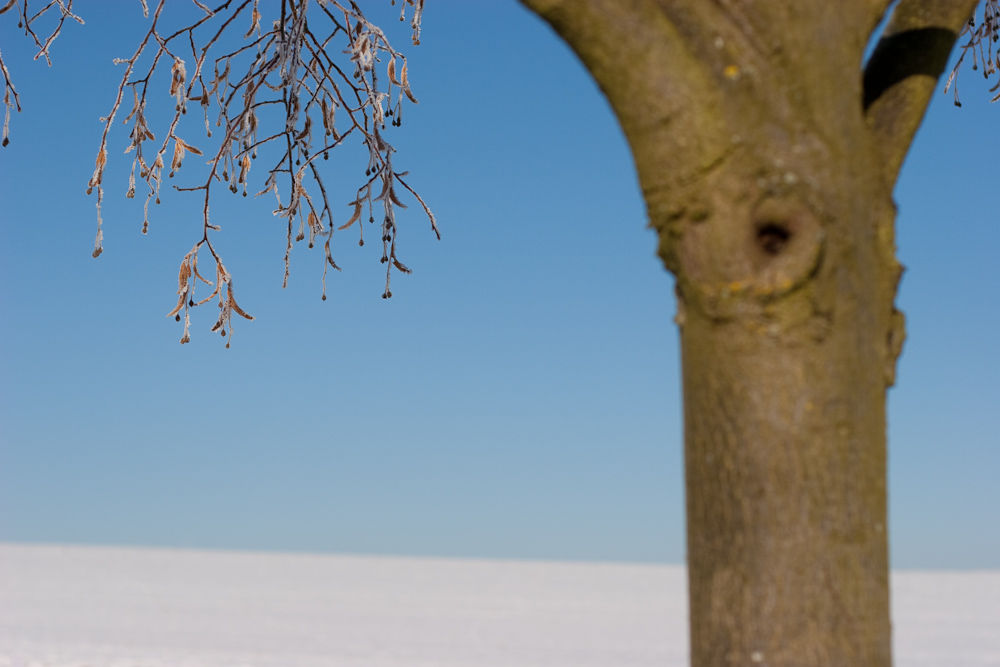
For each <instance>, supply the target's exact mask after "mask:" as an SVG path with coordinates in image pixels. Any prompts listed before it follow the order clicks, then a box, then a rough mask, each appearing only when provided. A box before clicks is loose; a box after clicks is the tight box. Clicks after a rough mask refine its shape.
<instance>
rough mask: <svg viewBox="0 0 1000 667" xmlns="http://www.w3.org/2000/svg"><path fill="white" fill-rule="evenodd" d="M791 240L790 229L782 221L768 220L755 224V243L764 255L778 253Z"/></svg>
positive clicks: (773, 255)
mask: <svg viewBox="0 0 1000 667" xmlns="http://www.w3.org/2000/svg"><path fill="white" fill-rule="evenodd" d="M791 240H792V230H791V229H789V228H788V226H787V225H785V224H783V223H780V222H774V221H771V220H768V221H764V222H762V223H760V224H758V225H757V245H758V246H759V247H760V249H761V250H763V251H764V254H766V255H770V256H772V257H775V256H777V255H780V254H781V253H782V251H784V249H785V248H786V247H787V246H788V243H789V241H791Z"/></svg>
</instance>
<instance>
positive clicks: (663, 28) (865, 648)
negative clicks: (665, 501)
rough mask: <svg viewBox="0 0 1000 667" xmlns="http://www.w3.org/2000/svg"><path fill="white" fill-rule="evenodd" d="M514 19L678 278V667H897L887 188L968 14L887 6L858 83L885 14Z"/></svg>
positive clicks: (617, 13)
mask: <svg viewBox="0 0 1000 667" xmlns="http://www.w3.org/2000/svg"><path fill="white" fill-rule="evenodd" d="M525 3H526V4H527V5H528V6H529V7H531V8H532V9H534V10H535V11H536V12H538V13H539V14H540V15H541V16H542V17H543V18H545V20H546V21H548V22H549V23H550V24H551V25H552V26H553V28H554V29H555V30H556V32H558V33H559V35H560V36H562V37H563V39H565V40H566V41H567V42H568V43H569V44H570V46H571V47H572V48H573V49H574V50H575V51H576V53H577V54H578V55H579V57H580V58H581V60H582V61H583V62H584V63H585V65H586V67H587V68H588V69H589V70H590V72H591V73H592V74H593V75H594V78H595V79H596V80H597V82H598V84H599V85H600V86H601V89H602V90H603V91H604V93H605V94H606V95H607V98H608V100H609V102H610V103H611V105H612V107H613V108H614V110H615V112H616V114H617V116H618V118H619V120H620V122H621V125H622V127H623V129H624V131H625V134H626V136H627V137H628V141H629V143H630V145H631V146H632V150H633V155H634V158H635V162H636V167H637V169H638V173H639V177H640V181H641V183H642V189H643V194H644V196H645V199H646V205H647V209H648V212H649V218H650V223H651V225H652V226H653V227H655V228H656V230H657V231H658V232H659V235H660V246H659V254H660V257H661V258H662V259H663V262H664V264H665V265H666V266H667V268H668V269H669V270H670V271H672V272H673V273H674V275H675V276H676V278H677V298H678V313H677V323H678V325H679V327H680V329H681V349H682V356H683V362H682V363H683V385H684V421H685V468H686V484H687V517H688V524H687V525H688V568H689V577H690V608H691V652H692V663H693V664H694V665H699V666H700V665H737V664H747V665H749V664H768V665H888V664H890V663H891V656H890V651H891V647H890V624H889V589H888V554H887V538H886V529H885V526H886V487H885V479H886V459H885V451H886V442H885V433H886V422H885V419H886V418H885V394H886V390H887V388H888V387H889V386H891V385H892V383H893V381H894V377H895V365H896V359H897V357H898V356H899V353H900V351H901V349H902V345H903V339H904V336H905V333H904V321H903V316H902V314H901V313H900V312H898V311H897V310H896V309H895V307H894V305H893V301H894V298H895V294H896V288H897V285H898V282H899V278H900V275H901V271H902V268H901V266H900V264H899V262H898V261H897V260H896V258H895V247H894V241H893V238H894V228H893V225H894V215H895V206H894V204H893V201H892V190H893V186H894V184H895V181H896V177H897V174H898V172H899V168H900V166H901V164H902V161H903V158H904V156H905V154H906V151H907V149H908V147H909V145H910V142H911V140H912V139H913V136H914V133H915V132H916V130H917V127H918V126H919V124H920V121H921V119H922V117H923V114H924V111H925V109H926V106H927V104H928V101H929V99H930V95H931V93H932V91H933V90H934V89H935V87H936V85H937V79H938V77H939V76H940V74H941V73H942V71H943V70H944V68H945V65H946V63H947V59H948V55H949V53H950V51H951V48H952V46H953V45H954V43H955V41H956V39H957V38H958V36H959V33H960V32H961V31H962V29H963V26H966V25H967V24H968V21H969V18H970V16H971V14H972V12H973V10H974V9H975V5H976V3H975V1H974V0H953V1H943V2H929V1H926V0H902V1H901V2H899V3H898V5H896V7H895V8H894V10H893V13H892V16H891V18H890V20H889V22H888V24H887V25H886V27H885V28H884V30H883V32H882V34H881V39H880V41H879V43H878V46H877V48H876V49H875V52H874V53H873V54H872V56H871V58H870V59H869V60H868V62H867V64H866V65H865V66H864V68H862V64H863V62H864V60H863V59H864V55H865V54H864V52H865V45H866V43H867V42H868V40H869V37H870V36H871V35H872V32H873V30H874V29H875V27H876V26H877V25H878V24H879V22H880V21H881V19H882V18H883V14H884V12H885V11H886V10H887V8H888V6H889V4H890V3H889V2H885V1H879V0H875V1H870V0H858V1H850V2H839V3H785V2H757V3H754V4H753V5H752V6H751V5H750V4H749V3H734V2H719V3H705V2H665V1H661V2H653V1H643V0H635V1H628V2H619V1H612V0H592V1H588V2H571V1H566V0H525ZM996 10H997V6H996V3H993V2H990V3H987V6H986V18H985V20H984V22H983V24H982V25H981V26H980V29H979V31H977V32H976V33H975V34H973V40H972V41H975V37H976V35H977V34H978V36H979V37H980V38H981V39H980V41H979V42H977V43H978V44H979V47H978V48H979V49H980V56H981V57H982V60H983V66H984V69H986V70H987V71H989V72H992V71H993V69H994V66H995V65H994V60H993V55H992V40H993V39H994V36H993V35H994V33H993V30H994V27H993V26H994V21H995V17H996ZM984 37H985V38H984ZM984 42H985V43H986V44H988V45H989V48H990V54H989V56H986V55H985V53H983V52H982V50H981V49H982V44H983V43H984ZM968 49H969V50H972V51H973V53H975V47H968ZM956 102H957V97H956Z"/></svg>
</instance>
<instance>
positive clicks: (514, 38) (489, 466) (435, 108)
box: [0, 0, 1000, 568]
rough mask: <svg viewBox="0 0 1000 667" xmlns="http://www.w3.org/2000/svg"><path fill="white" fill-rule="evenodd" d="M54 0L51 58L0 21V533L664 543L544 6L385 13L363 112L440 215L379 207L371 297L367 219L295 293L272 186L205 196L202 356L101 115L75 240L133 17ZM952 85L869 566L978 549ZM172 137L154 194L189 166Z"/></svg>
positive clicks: (640, 390)
mask: <svg viewBox="0 0 1000 667" xmlns="http://www.w3.org/2000/svg"><path fill="white" fill-rule="evenodd" d="M383 5H386V7H385V10H386V12H385V16H386V17H392V16H394V13H395V11H396V10H395V9H394V8H391V7H388V2H384V3H383V2H367V3H365V6H366V7H367V6H373V7H377V8H379V9H377V10H376V11H375V12H374V13H375V14H378V13H379V12H381V11H382V10H381V8H382V6H383ZM75 7H76V8H77V10H78V11H79V13H80V14H81V15H82V16H83V17H84V18H85V19H86V21H87V25H86V26H83V27H81V26H78V25H75V24H67V26H66V28H65V29H64V34H63V35H62V37H60V38H59V40H58V41H57V42H56V44H55V46H54V47H53V49H52V55H53V59H54V65H53V67H51V68H46V67H45V65H44V63H41V62H32V61H31V57H32V56H33V55H34V51H33V49H32V48H31V43H30V42H29V41H28V40H27V39H25V38H24V37H22V36H19V34H18V31H17V29H16V25H15V23H16V21H15V20H11V15H10V14H8V15H5V16H3V17H0V49H2V53H3V56H4V59H5V61H6V62H7V64H8V66H9V67H10V68H11V73H12V76H13V77H14V80H15V83H16V84H17V86H18V89H19V91H20V93H21V96H22V104H23V105H24V107H25V111H24V112H23V113H21V114H15V115H14V117H13V118H12V119H11V144H10V145H9V146H8V147H7V148H5V149H3V150H0V285H2V286H0V540H6V541H27V542H66V543H95V544H123V545H149V546H170V547H198V548H226V549H230V548H234V549H264V550H297V551H300V550H305V551H325V552H341V553H369V554H400V555H403V554H405V555H433V556H460V557H465V556H471V557H489V558H544V559H549V558H554V559H573V560H602V561H641V562H667V563H680V562H682V561H683V559H684V549H685V547H684V517H683V478H682V449H681V433H682V424H681V412H680V391H679V386H680V376H679V352H678V346H677V333H676V330H675V328H674V325H673V323H672V321H671V318H672V316H673V312H674V298H673V287H672V280H671V278H670V276H669V275H668V274H667V273H666V271H665V270H664V269H663V268H662V265H661V264H660V262H659V260H658V259H657V258H656V257H655V254H654V249H655V236H654V234H653V233H652V232H651V231H649V230H648V229H646V227H645V224H646V217H645V211H644V207H643V203H642V200H641V197H640V193H639V189H638V186H637V181H636V176H635V172H634V168H633V166H632V162H631V158H630V155H629V152H628V148H627V146H626V144H625V141H624V139H623V137H622V134H621V131H620V130H619V128H618V126H617V124H616V122H615V119H614V117H613V116H612V114H611V112H610V110H609V108H608V106H607V104H606V102H605V100H604V99H603V97H602V96H601V94H600V93H599V91H598V89H597V88H596V86H595V85H594V83H593V82H592V81H591V79H590V78H589V77H588V75H587V74H586V72H585V71H584V70H583V68H582V67H581V65H580V64H579V63H578V62H577V60H576V59H575V57H574V56H573V55H572V53H571V52H570V51H569V50H568V49H567V48H566V47H565V46H564V45H563V44H562V43H561V42H560V41H559V40H558V39H557V38H556V37H555V35H554V34H553V33H552V32H551V31H550V30H549V28H548V27H547V26H546V25H544V24H543V23H541V22H540V21H539V20H537V19H536V18H535V17H533V16H532V15H530V14H529V13H528V12H527V11H526V10H524V9H522V8H521V7H520V6H519V5H517V4H516V3H515V2H512V1H503V2H501V1H496V2H468V1H463V2H460V1H458V0H434V1H432V2H429V3H428V7H427V10H426V12H425V19H424V31H423V40H422V44H421V46H419V47H413V46H411V45H409V39H408V37H409V35H408V32H407V31H406V29H405V25H400V24H398V23H396V22H395V21H394V20H386V23H389V24H392V25H387V26H386V27H387V29H388V30H390V32H389V35H390V38H391V39H393V41H394V42H395V43H396V45H397V48H403V50H404V51H405V53H407V55H408V56H409V58H410V79H411V82H412V84H413V90H414V92H415V94H416V95H417V97H418V98H419V99H420V105H419V106H417V107H412V106H411V107H410V108H409V109H407V113H406V116H405V122H404V125H403V127H402V128H400V129H398V130H397V129H395V128H393V130H392V132H390V133H389V140H390V141H391V142H393V144H394V145H395V146H396V148H397V149H398V151H399V152H398V153H397V156H396V158H395V162H394V164H395V166H396V167H397V168H402V169H408V170H410V172H411V176H410V179H409V180H410V183H411V184H413V185H414V186H416V187H417V188H418V190H419V191H420V192H421V193H422V195H423V196H424V198H425V199H426V201H427V202H428V203H429V205H430V206H431V208H432V209H433V210H434V212H435V214H436V215H437V218H438V221H439V224H440V227H441V230H442V235H443V239H442V240H441V241H440V242H439V241H436V240H435V239H434V237H433V234H432V233H431V231H430V229H429V225H428V224H427V220H426V218H424V217H423V216H422V214H421V213H420V212H419V211H418V210H415V209H413V208H412V207H411V209H409V210H408V211H403V212H402V217H401V225H402V231H401V235H400V243H401V250H400V257H401V259H402V260H403V261H404V262H405V263H407V264H408V265H409V266H410V267H411V268H412V269H413V270H414V272H413V274H412V275H410V276H402V277H396V278H395V279H394V282H393V293H394V296H393V298H392V299H391V300H383V299H382V298H380V296H381V294H382V289H383V280H384V277H383V266H382V265H381V264H379V262H378V259H379V257H380V256H381V250H380V247H379V244H377V243H369V244H366V245H365V247H364V248H359V247H358V245H357V237H356V236H355V233H354V232H353V230H352V231H350V232H341V233H338V234H336V235H335V236H334V256H335V258H336V259H337V262H338V264H340V266H342V267H343V269H344V271H343V273H340V274H334V275H332V276H330V279H329V289H328V294H329V298H328V300H327V301H326V302H321V301H320V291H321V287H320V275H321V272H322V259H323V257H322V253H321V252H320V251H318V250H311V251H310V250H307V249H306V248H305V245H304V244H299V245H298V246H296V248H295V249H294V251H293V253H292V274H291V281H290V284H289V286H288V288H287V289H285V290H282V289H281V281H282V274H283V265H282V258H283V252H284V230H283V229H282V223H281V222H279V221H278V220H277V219H275V218H273V217H272V215H271V210H272V209H273V200H268V201H254V200H253V198H252V197H251V198H248V199H243V198H242V197H228V196H227V197H225V198H223V197H219V198H218V199H217V200H216V201H214V202H213V207H212V213H213V218H212V219H213V221H214V222H215V223H216V224H221V226H222V228H223V229H222V232H221V233H219V234H217V235H216V243H217V247H218V248H219V249H220V251H221V252H222V253H223V257H224V258H225V260H226V265H227V267H228V268H229V270H230V272H231V273H232V274H233V275H234V278H235V281H236V287H237V296H238V298H239V300H240V303H241V305H242V306H243V307H244V308H245V309H247V310H248V311H249V312H251V313H252V314H253V315H255V316H256V317H257V320H256V321H255V322H252V323H250V322H240V323H238V327H237V331H236V335H235V337H234V338H233V344H232V348H231V349H229V350H226V349H224V348H223V345H224V342H225V341H224V340H222V339H221V338H219V337H218V336H217V335H213V334H210V333H209V329H210V327H211V325H212V323H213V321H214V317H213V315H212V313H211V312H210V310H209V309H210V306H206V307H203V308H201V309H196V310H195V311H194V324H193V327H192V335H193V341H192V342H191V344H189V345H185V346H181V345H179V344H178V339H179V338H180V336H181V327H180V325H178V324H176V323H175V322H174V321H173V319H172V318H171V319H167V318H166V317H164V316H165V314H166V313H167V312H169V311H170V309H171V308H173V306H174V303H175V302H176V295H175V290H176V284H177V283H176V276H177V267H178V265H179V264H180V261H181V258H182V257H183V256H184V254H185V253H186V252H187V251H188V250H189V249H190V247H191V246H192V245H193V243H194V242H195V241H196V240H197V238H198V237H199V236H200V227H201V220H200V217H199V206H200V204H199V202H198V196H195V195H190V194H184V193H175V192H165V196H164V197H163V204H162V205H160V206H158V207H154V208H153V211H152V214H151V228H150V232H149V234H148V235H147V236H145V237H144V236H143V235H142V234H141V233H140V227H141V220H142V210H141V207H142V203H141V200H140V199H139V198H137V199H135V200H127V199H125V197H124V193H125V190H126V185H127V169H128V165H129V162H128V161H127V159H125V156H122V155H121V151H122V150H124V148H125V146H126V142H127V139H126V132H125V130H124V128H123V126H121V125H120V124H117V125H116V128H115V133H114V134H113V135H112V137H111V140H110V142H111V143H110V151H109V153H110V165H111V166H110V167H109V169H108V171H107V173H106V177H105V183H106V185H107V190H106V197H105V214H104V215H105V221H106V223H105V225H106V226H105V252H104V254H103V255H102V256H101V257H100V258H99V259H97V260H94V259H92V258H91V256H90V252H91V249H92V244H93V236H94V232H95V229H96V216H95V210H94V198H93V197H87V196H86V195H85V192H84V191H85V189H86V183H87V181H88V179H89V178H90V175H91V172H92V171H93V165H94V156H95V153H96V150H97V147H98V144H99V141H100V132H101V124H100V123H99V121H98V120H97V119H98V118H99V117H100V116H103V115H105V114H106V113H107V112H108V110H109V109H110V105H111V103H112V100H113V97H114V94H115V90H116V87H117V81H118V77H119V76H120V67H116V66H114V65H113V64H112V62H111V61H112V59H113V58H115V57H127V56H129V55H131V53H132V51H133V50H134V48H135V44H136V43H137V40H138V39H140V38H141V35H142V34H143V32H144V30H145V28H144V25H145V20H144V19H143V17H142V13H141V9H140V6H139V3H138V2H132V1H128V2H126V1H125V0H115V1H110V0H108V1H103V2H97V1H95V0H89V1H83V0H81V1H79V2H77V3H76V4H75ZM168 9H169V8H168ZM390 10H391V11H390ZM961 86H962V99H963V103H964V106H963V107H962V108H961V109H956V108H955V107H954V106H953V105H952V103H951V99H950V96H945V95H939V96H937V97H936V98H935V100H934V103H933V105H932V107H931V110H930V113H929V116H928V118H927V121H926V122H925V125H924V127H923V129H922V130H921V132H920V134H919V136H918V138H917V141H916V143H915V147H914V149H913V151H912V152H911V154H910V156H909V158H908V161H907V163H906V165H905V167H904V171H903V175H902V178H901V180H900V183H899V186H898V188H897V192H896V198H897V202H898V205H899V220H898V241H899V247H900V256H901V258H902V261H903V262H904V263H905V264H906V265H907V267H908V270H907V272H906V274H905V277H904V279H903V283H902V291H901V294H900V297H899V303H900V305H901V307H902V309H903V310H904V311H905V312H906V313H907V316H908V328H909V338H908V340H907V343H906V347H905V350H904V353H903V356H902V358H901V362H900V369H899V374H898V384H897V387H896V388H894V389H892V390H891V392H890V394H889V397H890V398H889V403H890V413H889V415H890V417H889V420H890V425H889V432H890V447H889V460H890V479H889V494H890V541H891V558H892V563H893V566H894V567H902V568H987V567H988V568H1000V435H998V429H1000V409H998V407H997V406H998V403H1000V379H998V376H1000V352H998V348H1000V346H998V337H1000V297H998V272H997V266H998V258H1000V224H998V217H1000V208H998V205H997V201H996V193H997V186H996V182H997V170H996V165H997V156H998V155H1000V135H998V133H997V131H996V128H997V127H998V124H1000V107H997V106H995V105H990V104H989V97H990V95H989V94H988V93H987V90H986V88H987V86H985V85H983V79H982V77H981V76H980V73H979V72H973V71H971V70H966V71H965V72H964V73H963V76H962V79H961ZM159 87H160V88H161V89H162V90H161V91H158V92H157V94H158V95H159V97H158V98H155V97H154V99H158V100H159V103H161V104H162V105H163V107H164V108H169V106H170V104H171V102H170V98H169V95H168V91H167V88H168V83H167V82H166V80H161V81H160V83H159ZM122 117H123V116H122ZM183 122H184V123H185V125H182V130H183V129H184V128H186V130H185V132H186V135H189V136H191V137H192V143H194V144H195V145H196V146H198V145H199V142H198V141H195V140H194V139H193V138H194V137H199V141H200V142H201V144H203V146H202V147H206V146H209V145H211V142H210V141H209V140H206V139H204V135H203V128H202V130H201V132H199V127H200V126H201V123H202V120H201V119H200V117H199V116H198V114H196V113H195V114H188V116H187V117H185V119H184V121H183ZM157 129H158V128H157V127H156V126H155V125H154V127H153V131H154V133H156V132H157ZM159 130H160V131H161V132H162V131H163V130H162V128H159ZM182 136H185V135H183V134H182ZM342 152H343V155H337V153H336V152H335V153H334V154H332V155H331V159H330V162H329V163H326V164H327V165H329V168H330V170H331V172H330V173H331V183H334V182H335V184H334V185H333V193H332V197H333V199H334V200H342V202H343V204H344V206H343V209H342V210H340V211H336V210H335V213H336V214H339V215H341V216H342V217H343V218H344V219H346V217H347V214H348V213H349V212H350V209H349V208H348V207H347V206H346V204H347V202H349V201H351V199H353V193H354V191H355V189H356V188H357V187H358V185H360V179H361V178H362V176H363V170H364V164H363V161H361V160H359V159H358V151H357V150H356V149H348V150H345V151H342ZM195 159H196V158H193V157H192V156H189V157H188V162H186V163H185V167H184V169H182V170H181V172H180V173H179V174H178V176H177V178H175V179H174V180H173V181H169V182H165V186H166V185H173V184H175V183H176V184H178V185H181V186H183V185H192V184H195V182H196V180H197V179H199V178H202V176H201V172H199V171H198V170H197V167H198V165H197V164H196V163H195V162H194V160H195ZM256 176H257V179H258V180H256V181H252V182H251V188H253V186H255V185H259V184H260V174H259V173H257V174H256ZM165 189H166V187H165ZM257 189H259V187H258V188H257ZM220 194H226V195H228V193H225V192H220ZM369 238H373V236H372V237H369ZM206 295H207V293H206Z"/></svg>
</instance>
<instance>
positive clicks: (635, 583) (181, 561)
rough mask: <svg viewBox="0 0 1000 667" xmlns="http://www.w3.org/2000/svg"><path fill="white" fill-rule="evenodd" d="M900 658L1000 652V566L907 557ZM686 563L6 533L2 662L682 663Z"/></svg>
mask: <svg viewBox="0 0 1000 667" xmlns="http://www.w3.org/2000/svg"><path fill="white" fill-rule="evenodd" d="M892 584H893V612H894V627H895V651H896V665H897V666H898V667H924V666H927V667H930V666H932V665H934V666H938V665H940V666H952V665H955V666H967V667H986V666H987V665H991V666H998V667H1000V571H979V572H895V573H893V578H892ZM687 653H688V643H687V614H686V577H685V571H684V568H682V567H677V566H673V567H671V566H661V565H626V564H593V563H556V562H525V561H487V560H446V559H422V558H381V557H361V556H332V555H306V554H271V553H246V552H211V551H181V550H168V549H132V548H104V547H82V546H43V545H22V544H0V667H299V666H301V667H312V666H314V665H315V666H319V665H323V666H331V667H401V666H403V665H406V666H407V667H430V666H435V667H437V666H440V667H451V666H455V667H458V666H462V667H501V666H504V667H506V666H510V667H515V666H516V667H536V666H537V667H564V666H565V667H569V666H570V665H572V666H573V667H581V666H582V667H587V666H595V667H596V666H606V667H640V666H646V665H650V666H652V665H656V666H658V667H673V666H675V665H676V666H678V667H680V666H682V665H686V664H687Z"/></svg>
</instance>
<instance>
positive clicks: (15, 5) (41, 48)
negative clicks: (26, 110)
mask: <svg viewBox="0 0 1000 667" xmlns="http://www.w3.org/2000/svg"><path fill="white" fill-rule="evenodd" d="M0 2H2V0H0ZM56 8H57V9H58V10H59V14H58V15H59V18H58V19H57V20H56V24H55V27H53V28H51V30H50V31H49V34H48V36H47V37H45V38H44V39H43V38H42V37H40V36H39V34H38V32H36V26H35V24H36V23H37V22H38V21H39V20H40V19H42V18H43V17H46V16H47V15H48V11H49V10H50V9H56ZM12 9H16V10H17V15H18V21H17V27H18V28H20V29H22V30H24V34H25V35H26V36H27V37H30V38H31V39H32V40H34V42H35V45H36V46H37V47H38V53H36V54H35V60H38V59H39V58H45V62H46V63H47V64H48V65H50V66H51V65H52V61H51V60H50V59H49V47H51V46H52V42H54V41H56V38H57V37H59V34H60V33H61V32H62V27H63V23H64V22H65V21H66V19H73V20H74V21H76V22H77V23H79V24H80V25H83V19H81V18H80V17H79V16H77V15H76V14H74V13H73V0H51V2H49V3H48V4H47V5H45V6H44V7H42V8H41V9H40V10H38V11H37V12H35V13H34V14H32V15H31V16H29V15H28V0H8V2H7V3H6V4H4V5H3V6H2V7H0V16H2V15H3V14H6V13H7V12H8V11H10V10H12ZM42 34H43V35H44V34H45V32H44V31H42ZM0 72H2V73H3V86H4V90H3V104H4V119H3V138H2V141H0V144H2V145H3V146H7V144H9V143H10V137H9V135H10V110H11V109H12V108H16V109H17V111H18V113H20V112H21V98H20V97H19V96H18V94H17V90H16V89H15V88H14V82H13V81H12V80H11V77H10V71H9V70H8V69H7V65H6V63H4V61H3V55H2V54H0Z"/></svg>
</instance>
